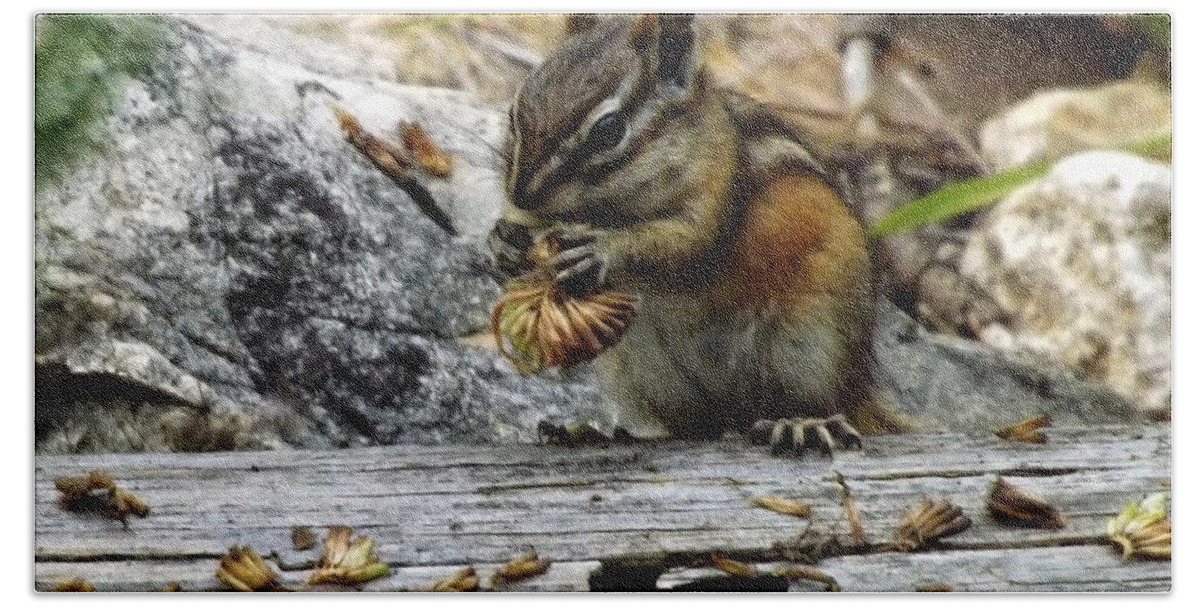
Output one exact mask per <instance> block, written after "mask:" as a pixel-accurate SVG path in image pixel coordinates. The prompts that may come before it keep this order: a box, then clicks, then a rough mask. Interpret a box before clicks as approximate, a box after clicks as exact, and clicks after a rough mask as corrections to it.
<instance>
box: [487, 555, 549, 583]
mask: <svg viewBox="0 0 1200 608" xmlns="http://www.w3.org/2000/svg"><path fill="white" fill-rule="evenodd" d="M549 569H550V560H548V559H542V558H540V557H538V554H537V551H534V550H532V549H530V550H529V551H526V552H524V553H522V554H520V555H518V556H516V557H514V558H512V559H510V560H508V561H507V562H505V563H504V565H502V566H500V569H499V570H496V573H495V574H493V575H492V578H491V583H492V586H493V587H499V586H501V585H506V584H508V583H514V582H517V581H522V580H525V579H527V578H532V577H534V576H538V575H541V574H545V573H546V571H547V570H549Z"/></svg>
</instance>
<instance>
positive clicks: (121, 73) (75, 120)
mask: <svg viewBox="0 0 1200 608" xmlns="http://www.w3.org/2000/svg"><path fill="white" fill-rule="evenodd" d="M34 28H35V29H34V32H35V33H34V44H35V50H34V115H33V124H34V185H35V188H37V187H40V186H42V185H44V184H45V183H46V182H47V180H53V179H56V178H58V177H59V176H60V175H61V174H62V173H63V171H64V170H66V169H67V168H69V167H70V166H71V165H73V164H74V163H75V162H76V161H78V160H79V158H80V157H82V156H83V155H84V154H86V153H87V152H88V151H89V150H93V149H95V147H96V146H97V145H99V142H98V141H97V140H96V134H97V133H96V131H97V127H98V125H99V124H100V122H101V119H102V118H103V117H104V116H105V115H106V114H107V113H108V112H109V111H110V110H111V107H112V104H113V101H114V96H115V95H116V93H117V92H119V91H120V84H121V83H122V82H123V81H124V80H125V79H127V78H129V77H138V76H142V75H146V74H149V73H150V72H151V71H152V69H153V67H154V65H155V64H156V62H157V61H158V59H159V53H160V52H161V49H162V48H163V47H162V40H163V36H164V31H163V27H162V23H161V22H160V20H159V19H158V18H157V17H153V16H146V15H86V14H74V15H68V14H43V15H39V16H38V17H37V19H36V21H35V25H34Z"/></svg>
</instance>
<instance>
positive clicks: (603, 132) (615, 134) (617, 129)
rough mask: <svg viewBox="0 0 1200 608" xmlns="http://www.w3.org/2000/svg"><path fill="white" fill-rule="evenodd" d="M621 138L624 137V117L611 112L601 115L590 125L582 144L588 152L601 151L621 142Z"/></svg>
mask: <svg viewBox="0 0 1200 608" xmlns="http://www.w3.org/2000/svg"><path fill="white" fill-rule="evenodd" d="M622 139H625V119H624V117H622V116H620V115H619V114H618V113H616V112H611V113H608V114H605V115H604V116H601V117H600V120H597V121H596V123H595V124H593V125H592V129H591V130H590V131H588V136H587V140H586V141H584V142H583V145H584V147H586V148H588V150H589V151H590V152H603V151H604V150H610V149H612V148H613V147H615V146H616V145H617V144H619V143H621V140H622Z"/></svg>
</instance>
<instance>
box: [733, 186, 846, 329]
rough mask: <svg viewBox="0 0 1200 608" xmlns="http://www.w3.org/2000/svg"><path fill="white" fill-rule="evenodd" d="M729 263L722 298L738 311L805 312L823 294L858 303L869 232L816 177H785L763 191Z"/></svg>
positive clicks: (748, 212)
mask: <svg viewBox="0 0 1200 608" xmlns="http://www.w3.org/2000/svg"><path fill="white" fill-rule="evenodd" d="M730 263H731V272H730V273H729V280H728V282H727V284H726V285H725V286H724V289H721V290H719V291H722V292H723V293H721V294H719V296H718V297H721V298H722V299H724V300H725V301H726V302H727V305H728V306H730V307H732V308H735V309H739V310H746V309H761V308H762V307H763V306H764V305H766V304H767V303H768V302H771V303H775V304H779V305H783V306H785V307H787V308H791V309H800V310H802V309H804V308H805V307H806V306H808V305H809V304H811V303H812V302H811V299H812V297H813V296H816V295H826V294H828V295H833V296H835V297H855V296H856V295H858V294H857V292H858V291H860V290H859V289H856V287H857V285H856V283H860V282H862V281H864V280H865V276H866V273H867V272H868V270H867V268H866V250H865V248H864V240H863V234H862V229H861V228H860V227H859V226H858V223H857V222H856V221H855V220H854V218H853V217H852V216H851V215H850V212H849V210H848V209H847V208H846V206H845V205H844V204H843V203H842V202H841V199H840V197H839V196H838V195H837V193H836V192H835V191H834V190H833V188H831V187H829V185H827V184H826V183H825V182H824V181H822V180H821V179H820V178H818V177H816V176H814V175H789V176H784V177H781V178H779V179H776V180H773V181H771V182H770V183H768V184H765V185H764V186H763V187H762V188H761V189H760V191H759V193H758V195H757V196H755V197H754V199H753V200H752V201H751V202H750V204H749V206H748V208H747V210H746V215H745V218H744V219H743V222H742V227H741V232H740V234H739V235H738V237H737V239H736V244H735V246H734V248H733V251H732V255H731V259H730Z"/></svg>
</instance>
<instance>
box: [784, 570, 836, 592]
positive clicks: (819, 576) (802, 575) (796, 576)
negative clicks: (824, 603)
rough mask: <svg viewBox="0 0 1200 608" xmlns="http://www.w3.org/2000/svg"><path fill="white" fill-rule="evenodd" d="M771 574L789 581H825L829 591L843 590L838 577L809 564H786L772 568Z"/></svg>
mask: <svg viewBox="0 0 1200 608" xmlns="http://www.w3.org/2000/svg"><path fill="white" fill-rule="evenodd" d="M771 574H774V575H775V576H782V577H783V578H786V579H788V580H789V581H814V582H817V583H823V584H825V585H826V586H827V590H828V591H841V590H842V586H841V585H839V584H838V582H837V579H835V578H833V577H832V576H829V575H828V574H826V573H824V572H821V571H820V570H817V569H816V568H810V567H808V566H801V565H798V564H784V565H781V566H778V567H776V568H775V569H774V570H772V571H771Z"/></svg>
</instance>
